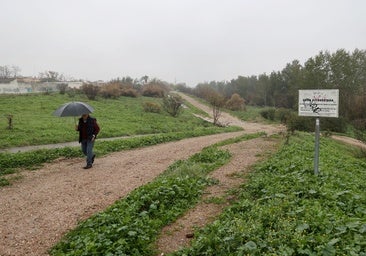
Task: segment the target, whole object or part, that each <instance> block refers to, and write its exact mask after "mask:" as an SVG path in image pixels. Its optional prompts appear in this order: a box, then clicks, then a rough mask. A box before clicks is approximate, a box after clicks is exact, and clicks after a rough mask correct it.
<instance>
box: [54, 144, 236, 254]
mask: <svg viewBox="0 0 366 256" xmlns="http://www.w3.org/2000/svg"><path fill="white" fill-rule="evenodd" d="M229 158H230V154H229V153H228V152H227V151H223V150H219V149H217V148H215V147H209V148H206V149H204V150H203V151H202V152H201V153H198V154H196V155H194V156H192V157H191V158H189V159H188V160H185V161H178V162H176V163H175V164H173V165H172V166H170V167H169V168H168V169H167V170H166V172H165V173H163V174H162V175H160V176H159V177H157V178H156V179H155V180H154V181H152V182H150V183H149V184H146V185H144V186H141V187H139V188H137V189H135V190H134V191H132V192H131V193H130V194H129V195H128V196H127V197H126V198H123V199H121V200H119V201H117V202H116V203H115V204H114V205H112V206H111V207H109V208H108V209H107V210H105V211H104V212H101V213H99V214H96V215H94V216H93V217H91V218H89V219H88V220H86V221H84V222H82V223H81V224H80V225H79V226H78V227H77V228H76V229H75V230H73V231H71V232H70V233H69V234H67V235H66V237H65V238H64V239H63V240H62V241H61V242H59V243H58V244H57V245H56V246H55V247H54V248H53V249H52V250H51V251H50V253H51V255H154V248H153V242H154V241H155V239H156V237H157V235H158V234H159V232H160V229H161V228H162V227H163V226H164V225H167V224H168V223H170V222H172V221H174V220H175V219H176V218H177V217H178V216H180V215H181V214H182V213H184V212H185V211H186V210H187V209H189V208H190V207H192V205H194V203H195V202H197V201H198V200H199V198H200V196H201V194H202V192H203V189H204V188H205V187H206V186H208V185H210V183H211V182H212V181H211V180H210V179H208V178H207V177H206V175H207V173H209V172H210V171H212V170H214V169H215V168H217V167H218V166H220V165H222V164H224V163H226V161H227V160H228V159H229Z"/></svg>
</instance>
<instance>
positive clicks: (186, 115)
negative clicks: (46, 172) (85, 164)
mask: <svg viewBox="0 0 366 256" xmlns="http://www.w3.org/2000/svg"><path fill="white" fill-rule="evenodd" d="M0 98H1V101H0V106H1V111H4V113H8V112H10V111H11V113H12V115H13V116H14V120H13V128H12V129H8V127H7V126H6V121H7V120H6V118H5V117H4V126H3V128H1V127H0V130H1V133H0V141H1V142H0V148H4V147H10V146H21V145H38V144H46V143H57V142H66V141H75V140H77V139H78V137H77V133H76V132H75V130H74V125H75V124H74V121H75V119H74V118H73V117H61V118H60V117H55V116H52V113H53V111H54V110H55V109H57V108H58V107H59V106H60V105H62V104H63V103H65V102H69V101H72V100H74V101H85V102H88V103H90V104H91V105H92V106H93V107H94V108H95V113H93V114H92V115H93V116H94V117H96V118H97V119H98V122H99V124H100V126H101V132H100V135H99V136H98V137H99V138H103V137H116V136H122V135H134V136H131V137H130V138H126V139H117V140H114V141H98V143H96V145H95V152H96V153H97V154H98V155H105V154H108V153H111V152H116V151H121V150H128V149H132V148H137V147H144V146H149V145H156V144H159V143H164V142H168V141H175V140H180V139H184V138H189V137H196V136H203V135H210V134H215V133H221V132H231V131H238V130H240V129H241V128H238V127H227V128H220V127H216V126H214V125H212V124H210V123H208V122H206V121H203V120H201V119H199V118H195V117H194V116H192V112H191V110H190V109H185V111H184V112H183V113H182V114H180V115H179V116H178V117H175V118H174V117H172V116H171V115H169V114H167V113H159V114H157V113H149V112H145V111H144V110H143V104H144V103H145V102H155V103H156V104H157V105H160V104H161V103H162V99H156V98H146V97H139V98H129V97H121V98H119V99H103V100H99V101H92V102H89V101H88V100H87V99H85V96H82V95H78V96H76V97H75V98H72V99H71V98H69V97H68V96H66V95H60V94H47V95H41V94H32V95H2V96H0ZM193 111H195V112H196V110H193ZM137 135H144V136H137ZM60 157H65V158H70V157H82V154H81V151H80V148H79V147H66V148H58V149H42V150H34V151H30V152H19V153H15V154H13V153H0V186H5V185H9V184H10V182H9V180H8V179H7V178H6V175H8V174H12V173H15V172H17V171H18V170H19V169H35V168H38V167H39V166H41V165H42V164H43V163H45V162H50V161H52V160H55V159H57V158H60Z"/></svg>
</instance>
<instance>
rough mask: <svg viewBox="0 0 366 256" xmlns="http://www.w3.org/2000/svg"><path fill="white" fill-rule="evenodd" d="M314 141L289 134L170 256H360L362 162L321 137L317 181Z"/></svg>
mask: <svg viewBox="0 0 366 256" xmlns="http://www.w3.org/2000/svg"><path fill="white" fill-rule="evenodd" d="M313 144H314V142H313V137H312V136H310V135H306V134H299V135H297V136H293V138H292V140H291V143H290V144H288V145H284V146H283V147H282V148H281V149H280V150H279V151H278V153H277V154H275V155H274V156H273V157H271V158H270V159H269V160H267V161H265V162H263V163H261V164H259V165H257V166H256V167H255V171H254V172H252V173H251V174H250V177H249V180H248V182H247V183H246V184H243V185H242V187H241V189H240V191H239V192H238V194H237V196H238V201H237V202H236V203H235V204H234V205H233V206H231V207H229V208H227V209H226V210H225V211H224V213H223V214H222V215H221V216H220V218H219V220H217V221H215V222H214V223H212V224H211V225H209V226H207V227H206V228H204V229H202V230H200V231H199V232H197V234H196V235H195V239H194V241H193V242H192V247H191V248H186V249H184V250H181V251H179V252H176V253H172V254H171V255H365V254H366V242H365V239H364V238H365V235H366V195H365V193H364V191H365V188H366V187H365V184H364V180H365V178H366V173H365V171H364V170H365V169H366V162H365V161H364V159H363V160H360V159H357V158H355V157H354V155H353V151H350V150H349V147H345V146H343V145H342V144H339V143H337V142H335V141H332V140H331V139H330V138H322V139H321V153H320V159H321V162H320V169H321V173H320V175H319V176H315V175H314V174H313V170H312V168H313V166H312V164H313V163H312V159H313V147H314V145H313Z"/></svg>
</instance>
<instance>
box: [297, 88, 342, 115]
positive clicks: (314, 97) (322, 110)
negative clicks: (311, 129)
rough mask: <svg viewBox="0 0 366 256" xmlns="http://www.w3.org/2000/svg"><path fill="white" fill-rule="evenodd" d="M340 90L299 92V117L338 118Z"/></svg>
mask: <svg viewBox="0 0 366 256" xmlns="http://www.w3.org/2000/svg"><path fill="white" fill-rule="evenodd" d="M338 105H339V90H338V89H335V90H299V116H315V117H338Z"/></svg>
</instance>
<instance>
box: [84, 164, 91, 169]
mask: <svg viewBox="0 0 366 256" xmlns="http://www.w3.org/2000/svg"><path fill="white" fill-rule="evenodd" d="M92 167H93V166H92V165H91V164H88V165H87V166H84V167H83V168H84V169H90V168H92Z"/></svg>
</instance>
